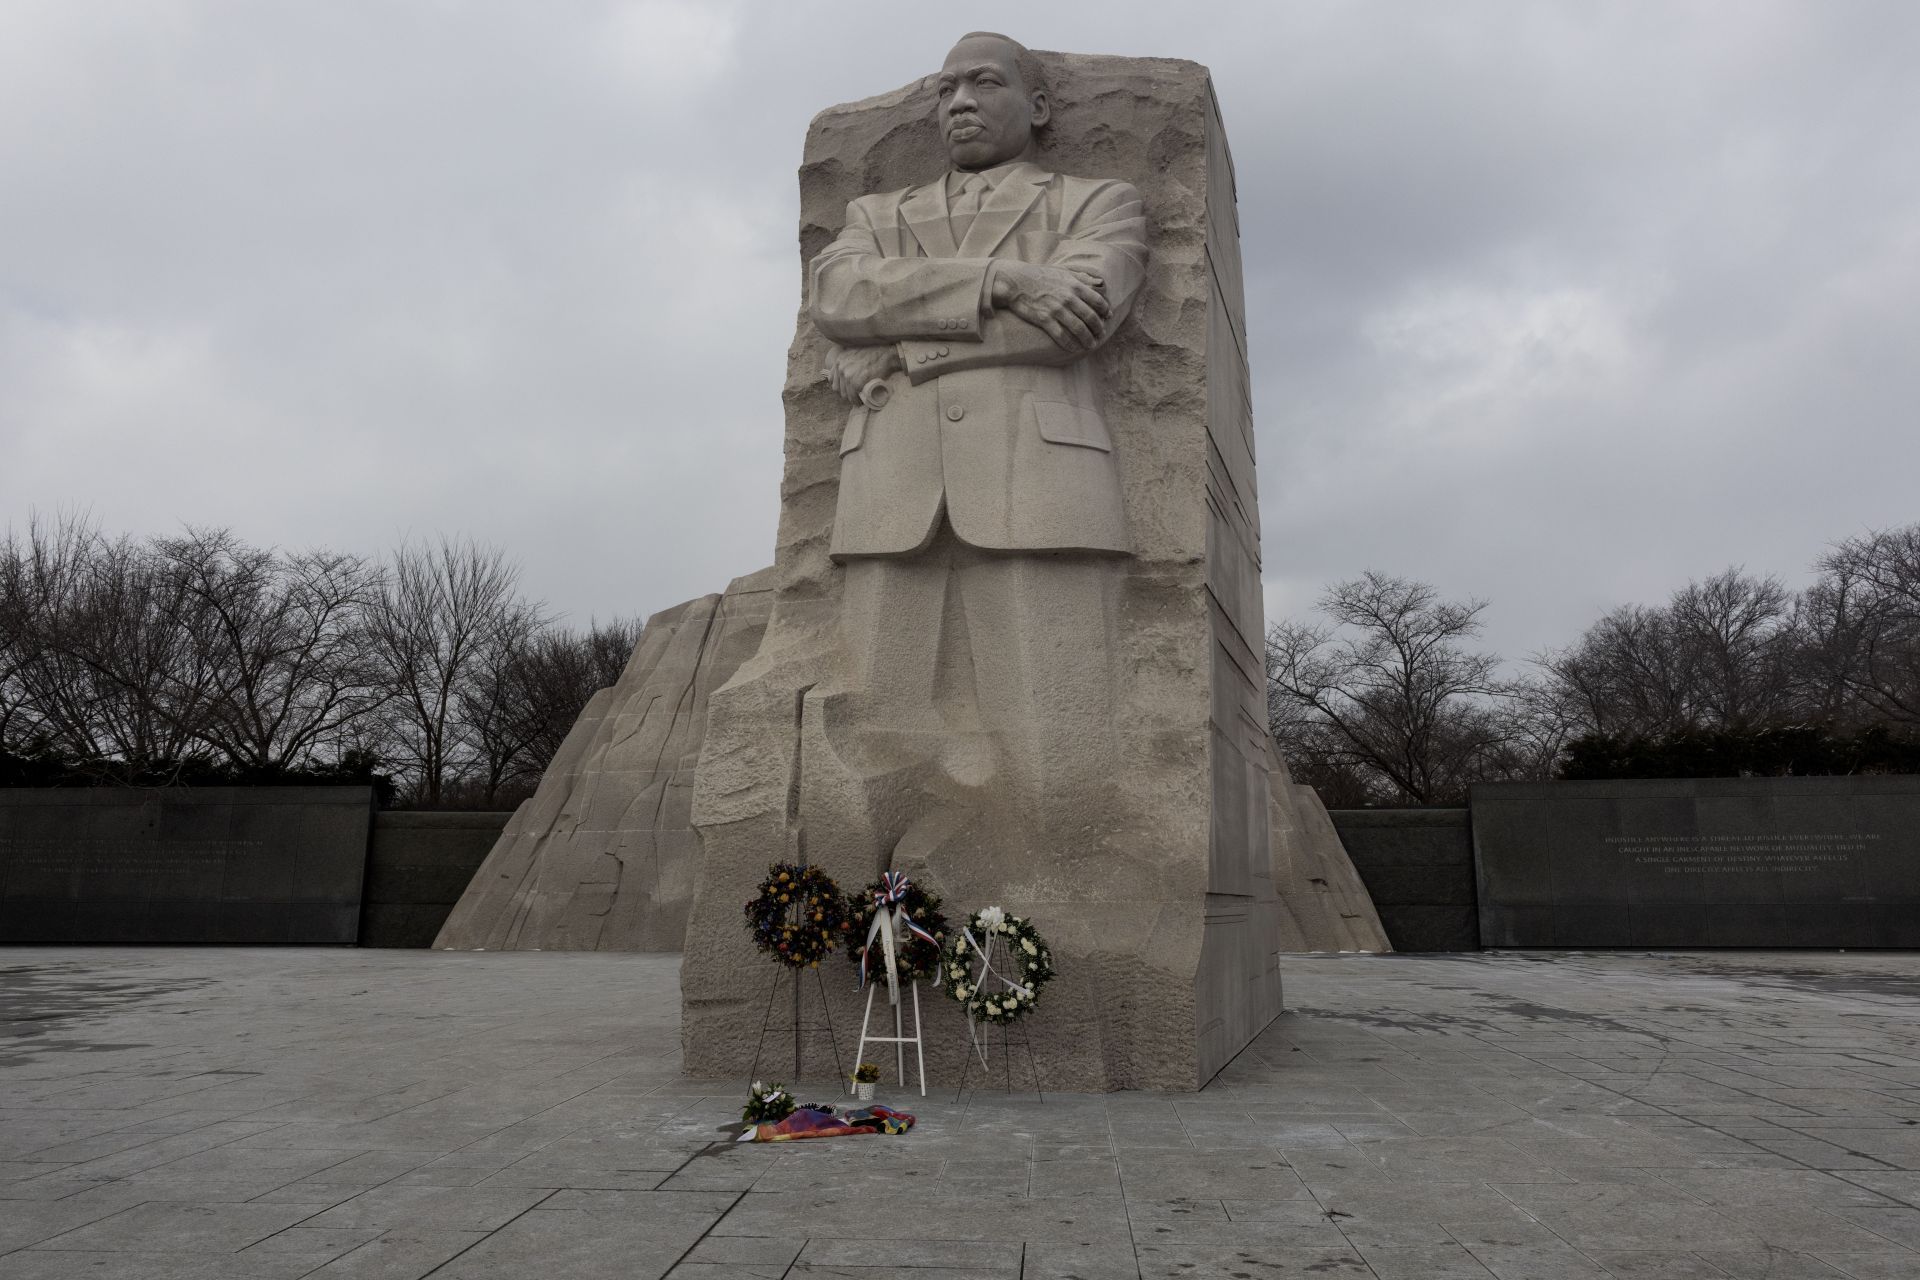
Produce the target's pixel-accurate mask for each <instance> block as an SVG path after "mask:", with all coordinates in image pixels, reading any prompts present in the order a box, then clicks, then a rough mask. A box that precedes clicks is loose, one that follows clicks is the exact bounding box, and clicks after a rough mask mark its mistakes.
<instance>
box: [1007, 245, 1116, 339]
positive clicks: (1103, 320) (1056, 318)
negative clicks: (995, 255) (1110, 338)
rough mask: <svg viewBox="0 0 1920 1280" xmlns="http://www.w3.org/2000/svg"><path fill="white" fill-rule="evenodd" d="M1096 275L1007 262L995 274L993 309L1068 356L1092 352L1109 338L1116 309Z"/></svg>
mask: <svg viewBox="0 0 1920 1280" xmlns="http://www.w3.org/2000/svg"><path fill="white" fill-rule="evenodd" d="M1103 283H1105V282H1104V281H1103V280H1101V278H1100V277H1099V276H1097V275H1095V274H1094V273H1093V272H1091V271H1081V270H1077V269H1075V268H1070V267H1049V266H1044V265H1041V264H1038V263H1032V262H1006V261H1002V262H1001V263H1000V265H999V267H998V268H996V269H995V271H994V277H993V305H994V306H995V307H1000V308H1004V309H1005V310H1008V311H1011V312H1013V314H1015V315H1016V316H1019V317H1020V318H1021V319H1022V320H1025V321H1026V322H1027V323H1028V324H1030V325H1034V326H1036V327H1038V328H1039V329H1041V330H1042V331H1043V332H1045V333H1046V335H1047V336H1048V337H1049V338H1052V339H1053V340H1054V342H1055V343H1057V344H1058V345H1059V346H1060V348H1061V349H1062V350H1065V351H1074V352H1081V351H1091V350H1093V349H1094V348H1095V347H1097V346H1099V345H1100V339H1101V338H1102V337H1104V336H1105V335H1106V332H1107V318H1108V317H1109V316H1111V315H1112V314H1113V308H1112V307H1110V306H1108V305H1107V299H1106V295H1105V294H1103V293H1101V292H1100V286H1101V285H1102V284H1103Z"/></svg>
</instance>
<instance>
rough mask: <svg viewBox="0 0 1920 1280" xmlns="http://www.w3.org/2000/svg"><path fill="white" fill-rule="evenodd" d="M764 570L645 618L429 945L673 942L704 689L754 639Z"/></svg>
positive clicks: (767, 586) (691, 875)
mask: <svg viewBox="0 0 1920 1280" xmlns="http://www.w3.org/2000/svg"><path fill="white" fill-rule="evenodd" d="M772 579H773V571H772V570H771V569H763V570H761V571H760V572H759V573H756V574H751V575H749V576H747V577H744V578H737V579H735V580H734V582H733V583H732V584H731V585H729V586H728V587H727V590H726V593H725V594H724V595H709V596H702V597H700V598H699V599H698V600H689V601H687V602H686V603H685V604H681V605H676V606H674V607H673V608H671V609H666V610H662V611H661V612H660V613H657V614H655V615H654V616H653V617H651V618H649V619H647V626H646V630H645V631H644V632H643V633H642V634H641V637H640V643H639V645H638V646H637V647H636V648H635V650H634V653H633V657H632V659H631V660H629V661H628V663H627V667H626V670H625V671H624V672H622V673H621V676H620V681H619V683H618V684H616V685H614V686H613V687H612V688H611V689H602V690H601V691H600V692H599V693H598V694H595V695H594V698H593V700H592V701H591V702H589V703H588V704H587V707H586V710H584V711H583V712H581V715H580V719H579V720H578V721H577V722H576V723H575V724H574V727H573V731H572V732H571V733H569V734H568V735H567V740H566V741H565V742H564V743H563V744H562V745H561V747H560V752H559V754H558V755H557V756H555V757H554V760H553V762H552V763H551V764H549V765H548V766H547V771H546V773H545V774H543V775H542V776H541V779H540V788H539V790H538V791H536V792H535V793H534V796H533V798H532V799H531V800H529V801H527V802H526V803H525V804H523V805H522V806H520V811H519V812H518V813H516V814H514V815H513V820H512V821H511V822H509V823H508V824H507V828H506V830H505V831H504V832H503V833H502V834H501V836H500V839H499V842H498V843H496V844H495V845H494V848H493V852H491V853H490V854H488V855H487V860H486V862H485V863H483V864H482V865H481V867H480V869H479V871H477V872H475V873H474V877H473V882H472V883H471V884H470V885H468V887H467V891H466V893H465V894H463V895H462V896H461V898H460V901H459V902H458V903H456V904H455V905H454V909H453V914H452V915H450V916H449V917H448V918H447V922H446V924H445V925H443V926H442V927H441V930H440V936H439V938H438V939H436V940H435V942H434V946H436V947H450V948H453V949H455V950H471V949H476V948H477V949H483V950H487V951H678V950H679V949H680V944H681V939H682V938H684V937H685V935H686V924H687V914H688V912H689V911H690V910H691V908H692V905H693V890H694V884H695V881H696V879H697V877H698V868H699V861H700V845H699V840H698V838H697V837H696V836H695V835H694V833H693V830H692V823H691V821H690V815H691V811H692V807H693V776H694V765H695V763H696V762H697V761H698V760H699V757H700V747H701V744H702V742H703V741H704V740H705V737H706V725H707V699H708V698H709V696H711V694H712V693H713V691H714V690H715V689H717V688H719V687H720V685H722V684H724V683H725V682H726V681H727V679H728V677H730V676H732V675H733V673H734V671H735V670H737V669H738V668H739V666H740V664H741V663H742V662H744V661H745V660H746V659H747V658H748V657H750V656H751V655H752V653H753V651H754V650H755V649H757V648H758V647H759V645H760V636H761V633H762V632H763V631H764V630H765V629H766V621H767V610H768V607H769V605H770V603H771V597H772V590H771V587H772Z"/></svg>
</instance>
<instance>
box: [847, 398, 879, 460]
mask: <svg viewBox="0 0 1920 1280" xmlns="http://www.w3.org/2000/svg"><path fill="white" fill-rule="evenodd" d="M871 412H872V410H870V409H868V408H867V406H865V405H863V404H857V405H855V406H854V407H853V412H852V413H850V414H848V415H847V429H846V430H845V431H843V432H842V433H841V434H840V456H841V457H843V458H844V457H845V456H846V455H848V454H849V453H852V452H853V451H854V450H855V449H858V448H859V447H860V442H861V441H863V440H865V439H866V438H867V414H869V413H871Z"/></svg>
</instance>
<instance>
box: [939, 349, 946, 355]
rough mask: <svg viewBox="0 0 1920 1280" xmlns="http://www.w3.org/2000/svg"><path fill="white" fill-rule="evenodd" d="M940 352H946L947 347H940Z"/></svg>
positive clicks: (943, 353) (942, 353)
mask: <svg viewBox="0 0 1920 1280" xmlns="http://www.w3.org/2000/svg"><path fill="white" fill-rule="evenodd" d="M940 354H941V355H945V354H947V349H946V348H945V347H942V348H940Z"/></svg>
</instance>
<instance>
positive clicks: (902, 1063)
mask: <svg viewBox="0 0 1920 1280" xmlns="http://www.w3.org/2000/svg"><path fill="white" fill-rule="evenodd" d="M881 985H882V984H880V983H877V982H869V983H868V984H867V1012H866V1014H865V1016H864V1017H862V1018H861V1019H860V1047H859V1048H858V1049H855V1050H854V1051H853V1061H854V1065H856V1066H858V1065H859V1064H860V1063H862V1062H865V1061H866V1060H867V1056H866V1055H867V1045H868V1044H869V1043H872V1044H890V1045H892V1046H893V1065H894V1067H895V1069H897V1070H898V1071H899V1073H900V1083H901V1084H902V1085H904V1084H906V1082H907V1046H908V1045H912V1046H913V1056H914V1061H915V1062H916V1063H917V1064H918V1066H919V1068H920V1096H921V1097H923V1098H924V1097H926V1096H927V1055H926V1051H925V1049H924V1048H922V1046H921V1044H920V984H919V983H917V982H915V983H911V984H909V985H911V986H912V988H913V1034H912V1035H908V1034H906V1032H904V1031H903V1030H901V1010H902V1009H903V1008H905V1006H906V1001H904V1000H902V1001H901V1002H900V1003H899V1004H896V1005H894V1006H893V1034H892V1035H890V1036H876V1035H869V1034H867V1027H868V1026H869V1025H871V1024H872V1022H873V997H874V994H875V993H876V992H877V991H878V990H879V988H880V986H881ZM847 1092H849V1093H852V1092H854V1088H853V1086H852V1085H848V1086H847Z"/></svg>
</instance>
